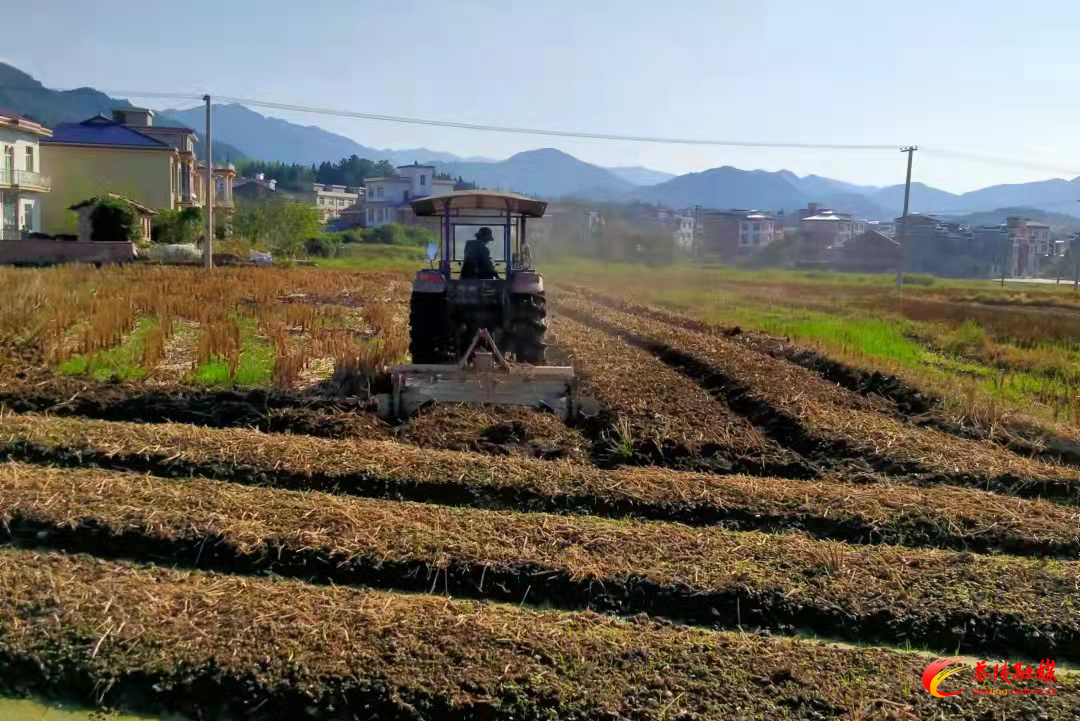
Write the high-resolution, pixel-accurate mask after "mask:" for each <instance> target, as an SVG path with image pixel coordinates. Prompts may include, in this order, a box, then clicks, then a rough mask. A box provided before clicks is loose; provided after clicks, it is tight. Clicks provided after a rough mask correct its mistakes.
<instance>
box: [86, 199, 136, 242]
mask: <svg viewBox="0 0 1080 721" xmlns="http://www.w3.org/2000/svg"><path fill="white" fill-rule="evenodd" d="M90 239H91V240H104V241H110V240H129V241H132V242H134V241H136V240H138V239H139V218H138V215H136V213H135V209H134V208H132V207H131V206H130V205H129V204H127V203H125V202H124V201H122V200H117V199H116V198H102V199H101V200H99V201H98V203H97V206H96V207H95V208H94V210H93V211H92V212H91V213H90Z"/></svg>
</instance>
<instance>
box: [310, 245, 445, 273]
mask: <svg viewBox="0 0 1080 721" xmlns="http://www.w3.org/2000/svg"><path fill="white" fill-rule="evenodd" d="M341 253H342V255H339V256H338V257H336V258H319V259H317V260H316V262H317V263H318V267H320V268H329V269H334V270H415V269H417V268H422V267H426V264H427V261H426V260H425V259H424V248H420V247H416V246H408V245H405V246H402V245H383V244H380V243H350V244H348V245H345V246H342V248H341Z"/></svg>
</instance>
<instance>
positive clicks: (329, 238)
mask: <svg viewBox="0 0 1080 721" xmlns="http://www.w3.org/2000/svg"><path fill="white" fill-rule="evenodd" d="M338 247H339V240H338V238H336V237H335V236H334V234H332V233H322V234H320V235H313V236H312V237H310V238H308V239H307V240H305V241H304V252H305V253H307V254H308V255H314V256H318V257H320V258H333V257H334V256H335V255H337V253H338Z"/></svg>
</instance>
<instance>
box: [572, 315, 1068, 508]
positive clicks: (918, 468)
mask: <svg viewBox="0 0 1080 721" xmlns="http://www.w3.org/2000/svg"><path fill="white" fill-rule="evenodd" d="M557 308H562V309H564V312H567V313H571V314H574V316H575V317H579V318H588V319H590V323H592V324H593V325H594V326H595V327H597V328H599V329H603V330H607V331H609V332H612V333H615V334H621V335H622V336H624V337H626V338H628V339H631V340H633V341H634V342H636V343H639V344H641V345H643V346H648V347H650V348H654V349H655V350H656V352H658V353H659V354H660V357H661V359H664V360H665V361H666V362H668V363H669V364H672V365H673V366H675V367H678V368H680V369H681V370H682V371H683V372H684V373H686V374H688V375H691V376H692V377H696V378H698V380H699V382H702V383H704V384H707V385H709V387H711V388H714V389H716V392H717V393H719V394H721V395H722V396H724V397H725V398H726V399H727V401H728V402H729V403H730V404H732V405H733V407H736V408H737V409H739V410H741V412H743V413H744V414H746V415H747V416H748V417H750V418H752V419H753V420H755V422H756V423H757V424H758V425H759V426H760V427H763V429H764V430H765V431H766V432H767V433H768V434H769V435H771V436H772V437H774V438H776V439H777V440H779V441H781V442H784V443H787V444H789V445H791V446H792V447H794V448H796V449H797V450H799V451H800V452H801V453H803V455H805V456H816V459H817V460H818V461H819V462H821V463H822V464H826V465H829V464H833V463H835V461H836V459H837V458H840V459H847V460H854V461H857V462H861V463H863V464H870V466H871V467H873V468H876V469H877V470H882V471H886V472H892V473H929V474H934V475H935V476H937V477H939V478H940V479H941V480H942V481H945V482H955V483H964V484H970V485H979V484H983V485H989V486H990V487H994V488H1004V489H1009V488H1016V487H1021V486H1024V485H1027V484H1029V483H1032V482H1035V483H1037V482H1039V481H1041V480H1046V479H1055V480H1066V481H1068V482H1070V483H1075V482H1076V481H1080V472H1078V471H1077V470H1076V469H1071V468H1066V467H1062V466H1057V465H1052V464H1048V463H1040V462H1036V461H1032V460H1029V459H1026V458H1021V457H1018V456H1016V455H1015V454H1012V453H1009V452H1008V451H1005V450H1004V449H1002V448H1000V447H998V446H997V445H995V444H993V443H990V442H979V441H974V440H967V439H962V438H956V437H954V436H951V435H949V434H946V433H942V432H940V431H935V430H933V429H928V428H916V427H912V426H910V425H908V424H905V423H903V422H901V421H899V420H897V419H894V418H890V417H888V416H886V415H883V414H881V413H878V412H876V411H875V410H874V409H873V407H872V406H870V405H869V402H868V401H867V400H866V399H864V398H862V397H860V396H859V395H857V394H855V393H851V392H849V391H846V390H844V389H842V388H838V387H837V386H835V385H833V384H830V383H828V382H826V381H824V380H823V379H822V378H819V377H818V376H817V375H815V374H814V373H811V372H810V371H807V370H806V369H804V368H799V367H797V366H794V365H792V364H789V363H785V362H783V361H778V360H776V359H774V358H770V357H768V356H764V355H762V354H760V353H756V352H754V351H752V350H750V349H748V348H745V347H743V346H742V345H740V344H739V343H737V342H733V341H731V340H730V339H727V338H724V337H720V336H715V335H708V334H705V333H699V332H694V331H690V330H686V329H682V328H672V327H670V326H668V325H666V324H663V323H659V322H657V321H654V320H651V319H648V318H642V317H639V316H633V315H628V314H626V313H622V312H619V311H615V310H611V309H608V308H605V307H603V306H601V305H597V304H594V303H589V302H586V301H582V300H578V299H573V298H570V299H565V300H563V301H560V303H559V304H558V305H557Z"/></svg>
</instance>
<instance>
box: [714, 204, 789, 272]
mask: <svg viewBox="0 0 1080 721" xmlns="http://www.w3.org/2000/svg"><path fill="white" fill-rule="evenodd" d="M692 232H693V233H694V236H695V240H696V242H697V253H698V255H700V256H701V257H703V258H710V259H713V260H720V261H723V262H729V261H733V260H737V259H739V258H744V257H747V256H750V255H753V254H754V253H756V252H757V251H758V250H760V249H761V248H764V247H765V246H767V245H769V244H770V243H772V242H773V241H774V240H776V239H778V238H780V237H781V236H782V234H783V228H782V226H781V224H780V223H779V222H778V221H777V219H776V217H775V216H773V215H771V214H769V213H765V212H763V211H760V210H735V209H733V210H699V211H698V212H697V217H696V218H695V220H694V227H693V230H692Z"/></svg>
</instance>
